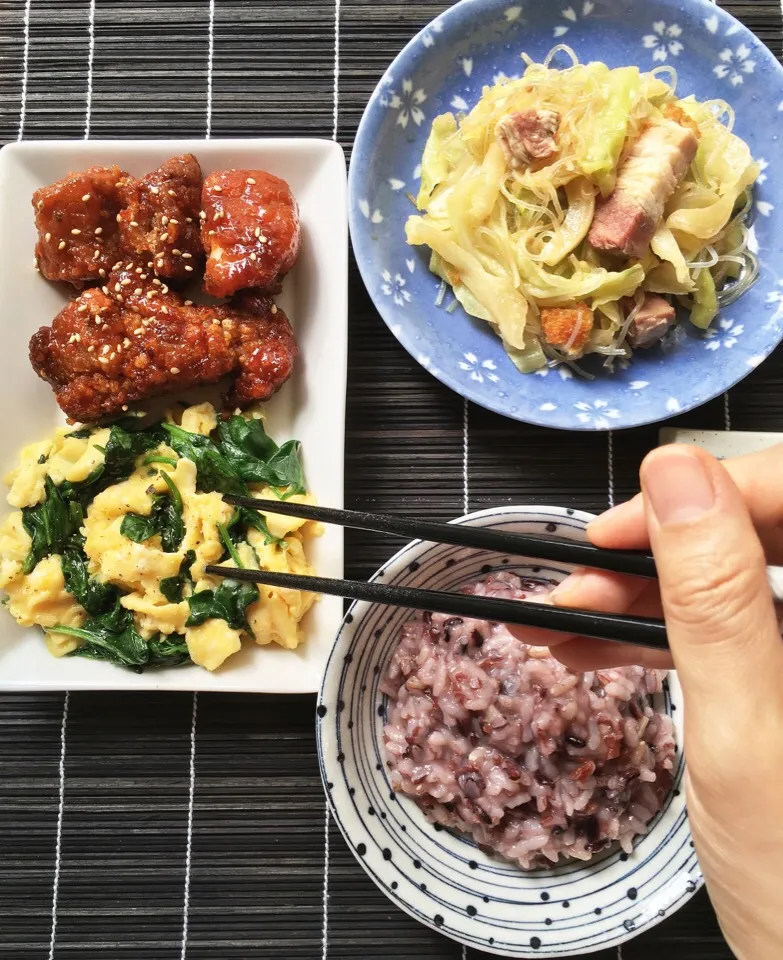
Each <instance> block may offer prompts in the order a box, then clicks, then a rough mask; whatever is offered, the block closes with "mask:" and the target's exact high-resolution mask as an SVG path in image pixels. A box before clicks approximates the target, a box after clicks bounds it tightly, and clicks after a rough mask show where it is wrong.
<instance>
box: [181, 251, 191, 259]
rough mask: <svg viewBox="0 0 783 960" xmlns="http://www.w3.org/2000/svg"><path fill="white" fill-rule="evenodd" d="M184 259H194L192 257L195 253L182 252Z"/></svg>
mask: <svg viewBox="0 0 783 960" xmlns="http://www.w3.org/2000/svg"><path fill="white" fill-rule="evenodd" d="M182 259H183V260H192V259H193V254H192V253H183V254H182Z"/></svg>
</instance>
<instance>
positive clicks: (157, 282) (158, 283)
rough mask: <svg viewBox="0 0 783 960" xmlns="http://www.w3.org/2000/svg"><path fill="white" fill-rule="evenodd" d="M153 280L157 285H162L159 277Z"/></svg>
mask: <svg viewBox="0 0 783 960" xmlns="http://www.w3.org/2000/svg"><path fill="white" fill-rule="evenodd" d="M152 282H153V283H154V284H155V286H156V287H159V286H160V280H158V278H157V277H155V279H154V280H153V281H152Z"/></svg>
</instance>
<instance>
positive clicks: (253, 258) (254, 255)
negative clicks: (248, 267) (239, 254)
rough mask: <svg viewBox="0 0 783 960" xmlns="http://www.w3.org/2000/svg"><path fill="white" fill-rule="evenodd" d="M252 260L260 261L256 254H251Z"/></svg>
mask: <svg viewBox="0 0 783 960" xmlns="http://www.w3.org/2000/svg"><path fill="white" fill-rule="evenodd" d="M250 259H251V260H258V255H257V254H255V253H251V254H250Z"/></svg>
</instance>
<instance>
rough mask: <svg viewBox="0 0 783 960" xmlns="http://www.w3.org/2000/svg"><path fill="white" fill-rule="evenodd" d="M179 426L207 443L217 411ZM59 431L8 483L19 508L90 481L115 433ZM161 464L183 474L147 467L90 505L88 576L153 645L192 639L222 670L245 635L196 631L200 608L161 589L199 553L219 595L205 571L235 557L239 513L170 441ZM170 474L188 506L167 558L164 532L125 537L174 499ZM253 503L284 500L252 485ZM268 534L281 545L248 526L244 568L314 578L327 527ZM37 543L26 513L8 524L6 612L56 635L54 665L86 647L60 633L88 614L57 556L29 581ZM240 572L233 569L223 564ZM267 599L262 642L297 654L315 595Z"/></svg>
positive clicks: (2, 581) (285, 520)
mask: <svg viewBox="0 0 783 960" xmlns="http://www.w3.org/2000/svg"><path fill="white" fill-rule="evenodd" d="M180 422H181V426H182V428H183V429H184V430H187V431H188V432H190V433H199V434H202V435H204V436H207V435H209V434H210V433H212V431H213V430H214V429H215V427H216V425H217V416H216V414H215V410H214V408H213V407H212V405H211V404H207V403H205V404H199V405H197V406H193V407H190V408H188V409H186V410H185V411H184V412H183V413H182V416H181V421H180ZM69 429H72V428H61V429H59V430H58V431H57V433H56V435H55V436H54V438H52V439H49V440H44V441H42V442H40V443H34V444H31V445H30V446H29V447H26V448H25V449H24V450H23V451H22V453H21V455H20V458H19V465H18V466H17V467H16V468H15V469H14V470H13V471H11V473H10V474H9V475H8V476H7V477H6V482H7V483H8V485H9V487H10V491H9V494H8V501H9V503H10V504H11V505H12V506H14V507H17V508H23V507H29V506H34V505H35V504H37V503H39V502H40V501H41V500H42V499H43V498H44V484H45V480H46V477H47V476H48V477H50V478H51V480H52V481H54V483H55V484H56V485H59V484H61V483H63V482H65V481H68V482H71V483H77V482H79V481H83V480H85V479H86V478H87V477H89V476H90V474H91V473H92V472H93V471H94V469H95V468H96V467H97V466H100V465H101V463H102V458H103V452H102V450H101V448H103V447H105V445H106V443H107V441H108V439H109V433H110V431H109V429H108V428H106V429H103V430H98V431H96V432H94V433H93V434H92V435H91V436H90V437H88V438H79V437H74V436H70V437H69V436H67V434H68V432H69ZM155 455H156V456H158V455H159V456H163V457H168V458H171V459H172V460H175V461H176V466H172V465H170V464H168V463H164V462H156V463H153V464H144V462H143V461H144V459H145V456H146V455H145V456H140V457H139V458H137V461H136V466H135V469H134V471H133V473H131V475H130V476H129V477H128V479H127V480H124V481H122V482H119V483H115V484H113V485H112V486H110V487H108V488H107V489H106V490H104V491H102V492H101V493H99V494H98V495H97V496H96V497H95V498H94V499H93V500H92V502H91V503H90V504H89V506H88V508H87V511H86V514H85V518H84V525H83V527H82V530H81V533H82V534H83V536H84V552H85V554H86V556H87V558H88V567H87V569H88V573H89V575H90V576H91V577H94V578H95V579H96V580H98V581H99V582H101V583H105V584H112V585H114V586H116V587H118V588H120V590H121V591H122V594H123V595H122V597H121V600H120V603H121V604H122V606H123V607H125V608H126V609H128V610H130V611H132V612H133V615H134V620H135V626H136V629H137V631H138V633H139V634H140V635H141V636H142V637H143V638H144V639H150V638H151V637H153V636H155V635H156V634H158V633H161V634H164V635H170V634H181V635H182V636H184V637H185V640H186V643H187V646H188V651H189V653H190V656H191V659H192V660H193V661H194V662H195V663H197V664H200V665H201V666H203V667H205V668H206V669H207V670H215V669H217V668H218V667H219V666H220V665H221V664H222V663H223V662H224V661H225V660H226V658H228V657H230V656H231V655H232V654H234V653H236V652H237V651H238V650H239V649H240V648H241V645H242V640H243V639H244V638H245V637H246V636H247V634H246V633H245V632H244V631H240V630H235V629H232V628H231V627H229V625H228V624H227V623H226V622H225V621H224V620H222V619H208V620H206V621H205V622H204V623H202V624H201V625H200V626H193V627H188V626H186V621H187V619H188V616H189V613H190V608H189V604H188V601H187V599H183V600H181V601H180V602H175V603H172V602H170V601H169V600H167V599H166V597H165V596H164V595H163V593H162V592H161V586H160V585H161V581H162V580H164V579H166V578H169V577H176V576H178V574H179V573H180V566H181V564H182V562H183V560H184V559H185V556H186V554H187V553H188V552H189V551H192V554H195V558H196V559H195V561H194V562H193V564H192V566H191V568H190V575H191V577H192V580H193V582H194V587H193V590H194V592H196V593H198V592H199V591H201V590H203V589H211V590H215V589H217V587H218V585H219V583H220V581H219V579H217V578H214V577H209V576H207V575H206V574H205V573H204V568H205V566H206V565H207V564H210V563H217V562H218V561H219V560H220V558H221V557H222V556H223V555H224V554H225V552H226V551H225V546H224V544H223V542H222V540H221V536H220V532H219V530H218V524H222V525H225V524H228V523H229V521H230V520H231V517H232V515H233V508H232V507H230V506H229V505H228V504H226V503H225V502H224V501H223V498H222V496H221V494H220V493H217V492H212V493H202V492H197V490H196V481H197V471H196V465H195V464H194V463H193V462H192V461H190V460H188V459H185V458H179V457H177V455H176V453H175V452H174V451H173V450H172V449H170V448H169V447H167V446H166V445H165V444H162V445H161V446H160V447H158V449H157V450H156V451H155ZM163 472H165V473H167V474H168V476H169V478H170V479H171V481H173V483H174V485H175V486H176V488H177V490H178V491H179V494H180V496H181V497H182V503H183V509H182V519H183V521H184V526H185V535H184V537H183V540H182V542H181V544H180V546H179V549H178V550H177V551H176V552H174V553H166V552H164V550H163V547H162V544H161V538H160V536H159V535H157V534H156V535H154V536H152V537H150V538H149V539H148V540H145V541H144V542H142V543H136V542H134V541H133V540H131V539H129V538H128V537H127V536H124V535H123V534H122V532H121V527H122V522H123V518H124V517H125V515H126V514H128V513H135V514H140V515H142V516H148V515H149V514H150V511H151V508H152V502H153V501H152V497H153V496H154V495H155V494H165V493H166V492H167V490H168V485H167V483H166V481H165V480H164V479H163V477H162V475H161V474H162V473H163ZM251 493H252V495H254V496H269V497H274V496H275V494H274V491H272V490H271V489H269V488H267V487H251ZM292 499H293V500H294V501H295V502H305V503H311V502H313V500H312V498H311V497H309V496H296V497H293V498H292ZM266 521H267V527H268V530H269V532H270V534H271V535H272V536H273V537H276V538H280V540H281V541H283V542H282V543H270V544H265V542H264V541H265V537H264V535H263V534H261V533H260V532H259V531H257V530H254V529H252V528H251V529H250V530H249V532H248V535H247V539H248V541H249V542H248V543H245V542H241V543H239V544H238V545H237V552H238V554H239V556H240V559H241V561H242V565H243V566H245V567H248V568H255V569H266V570H274V571H280V572H290V573H305V574H307V573H312V569H311V567H310V564H309V562H308V560H307V556H306V554H305V538H306V537H307V535H312V534H317V533H318V532H319V529H318V525H316V524H313V523H308V522H307V521H303V520H298V519H296V518H293V517H284V516H280V515H271V514H270V515H269V516H267V517H266ZM30 546H31V538H30V536H29V534H28V533H27V531H26V530H25V529H24V526H23V524H22V513H21V510H19V509H18V510H16V511H15V512H14V513H12V514H10V515H9V516H7V517H6V518H5V520H4V521H3V522H2V524H0V588H2V589H3V590H5V592H6V594H7V595H8V601H7V608H8V610H9V612H10V613H11V615H12V616H13V617H14V618H15V619H16V620H17V622H18V623H20V624H21V625H22V626H32V625H34V624H37V625H38V626H41V627H43V628H44V630H45V631H47V646H48V648H49V650H50V651H51V652H52V653H53V654H55V655H56V656H62V655H63V654H65V653H69V652H71V651H72V650H73V649H74V648H75V647H77V646H78V645H79V643H80V641H79V640H78V639H76V638H74V637H71V636H65V635H62V634H57V633H55V632H53V631H52V630H51V628H52V627H55V626H57V625H60V624H61V625H66V626H71V627H79V626H81V625H82V624H83V623H84V622H85V620H86V619H87V613H86V611H85V610H84V609H83V608H82V607H81V606H80V605H79V603H78V602H77V601H76V600H75V598H74V597H73V596H72V595H71V594H70V593H69V592H68V591H67V590H66V586H65V580H64V577H63V571H62V568H61V563H60V560H61V558H60V557H59V556H57V555H56V554H55V555H50V556H47V557H45V558H44V559H42V560H41V561H39V563H38V564H37V565H36V566H35V568H34V569H33V570H32V572H30V573H28V574H24V573H23V572H22V571H23V564H24V561H25V558H26V557H27V554H28V552H29V550H30ZM225 565H226V566H235V565H236V564H235V562H234V561H233V560H229V561H227V562H226V563H225ZM258 591H259V598H258V600H257V601H256V602H254V603H251V604H250V605H249V606H248V607H247V609H246V618H247V622H248V625H249V626H250V629H251V630H252V633H253V636H254V638H255V641H256V643H258V644H261V645H265V644H270V643H276V644H279V645H281V646H283V647H286V648H288V649H293V648H295V647H297V646H298V645H299V643H301V641H302V629H301V621H302V618H303V617H304V615H305V614H306V613H307V611H308V609H309V608H310V606H311V605H312V603H313V600H314V597H313V595H312V594H309V593H300V592H298V591H295V590H280V589H276V588H272V587H264V586H259V587H258Z"/></svg>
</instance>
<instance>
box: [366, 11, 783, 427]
mask: <svg viewBox="0 0 783 960" xmlns="http://www.w3.org/2000/svg"><path fill="white" fill-rule="evenodd" d="M557 43H567V44H569V45H570V46H571V47H573V49H574V50H575V51H576V53H577V55H578V56H579V57H580V59H581V60H583V61H588V60H603V61H604V62H606V63H608V64H609V65H610V66H621V65H627V64H637V65H638V66H639V67H640V68H641V69H642V70H651V69H653V68H655V67H660V66H662V65H666V66H671V67H674V68H675V69H676V70H677V74H678V77H679V85H678V90H679V92H680V95H681V96H685V95H687V94H691V93H693V94H695V95H696V96H697V97H698V98H699V99H700V100H708V99H717V98H720V99H725V100H726V101H727V102H728V103H729V104H731V106H732V107H733V108H734V110H735V111H736V128H735V129H736V131H737V133H738V134H739V135H740V136H741V137H743V138H744V139H745V140H747V142H748V143H749V144H750V146H751V149H752V151H753V155H754V157H755V158H756V159H757V160H758V161H759V163H760V164H761V166H762V168H763V169H762V174H761V177H760V179H759V183H758V185H757V188H756V193H755V203H754V207H753V211H752V217H751V223H752V244H753V246H754V247H755V248H756V249H757V250H758V255H759V257H760V260H761V279H760V280H759V282H758V283H757V284H756V285H755V286H754V287H753V288H752V289H751V290H750V291H749V292H747V293H746V294H745V295H744V296H743V297H742V298H740V300H739V301H737V302H736V303H734V304H732V305H731V306H730V307H727V308H726V309H725V310H724V311H722V313H721V314H720V316H719V317H718V318H717V319H716V321H715V322H714V323H713V326H712V329H711V330H709V331H708V333H707V334H706V335H704V334H703V333H701V332H700V331H697V330H696V329H695V328H693V327H692V326H691V325H690V324H689V323H687V322H686V323H684V324H682V325H681V326H680V327H678V328H677V329H676V330H675V331H674V332H673V333H672V334H671V335H670V336H669V337H668V338H667V340H666V342H665V344H664V345H662V346H658V347H655V348H653V349H650V350H647V351H637V353H636V355H635V357H634V360H633V362H632V363H631V364H629V365H628V366H627V367H626V368H625V369H622V370H616V372H615V373H614V374H608V373H606V372H602V370H601V368H600V365H598V364H597V359H598V358H590V359H589V360H588V362H587V364H586V366H587V368H589V369H590V370H593V371H594V372H596V373H597V379H596V380H595V381H592V382H590V381H585V380H583V379H581V378H578V377H574V376H573V375H572V374H571V371H570V370H568V369H567V368H564V367H560V368H559V369H553V370H547V369H545V370H543V371H540V372H539V373H538V374H533V375H528V376H523V375H522V374H520V373H519V372H518V371H517V370H516V368H515V367H514V366H513V364H512V363H511V361H510V360H509V359H508V357H507V356H506V354H505V352H504V350H503V348H502V345H501V343H500V341H499V340H498V338H497V337H495V335H494V334H493V333H492V332H491V331H490V329H489V328H488V326H487V325H486V324H484V323H482V322H481V321H478V320H474V319H473V318H471V317H468V316H467V315H466V314H465V313H464V311H463V310H462V308H461V307H458V308H457V309H456V310H455V311H454V312H453V313H448V312H447V308H448V307H449V304H450V302H451V301H452V299H453V298H452V296H451V294H450V293H448V294H447V296H446V298H445V300H444V301H443V304H442V306H440V307H438V306H436V304H435V301H436V298H437V296H438V289H439V286H440V281H439V279H438V278H437V277H435V276H433V275H432V274H431V273H430V272H429V270H428V267H427V264H428V253H427V251H426V250H425V249H424V248H421V247H409V246H408V245H407V244H406V242H405V233H404V224H405V221H406V219H407V218H408V216H409V215H410V214H411V213H413V212H414V208H413V206H412V205H411V202H410V199H409V197H408V194H413V195H415V194H416V193H417V192H418V178H419V174H420V169H419V163H420V158H421V153H422V150H423V148H424V143H425V141H426V138H427V135H428V133H429V128H430V124H431V122H432V120H433V118H434V117H436V116H437V115H438V114H440V113H443V112H444V111H447V110H452V111H466V110H468V109H469V108H470V107H472V106H473V104H474V103H475V102H476V101H477V100H478V98H479V96H480V94H481V89H482V87H483V86H484V85H485V84H488V83H492V82H493V81H494V80H496V79H497V78H498V77H499V76H501V75H505V76H518V75H519V74H520V73H521V72H522V69H523V64H522V61H521V60H520V58H519V54H520V52H521V51H523V50H524V51H525V52H527V53H528V54H529V55H530V56H531V57H533V58H534V59H536V60H541V59H543V58H544V57H545V56H546V54H547V53H548V52H549V50H550V49H551V48H552V47H553V45H555V44H557ZM556 62H557V61H556ZM564 62H566V61H564ZM781 111H783V70H782V69H781V67H780V65H779V64H778V62H777V61H776V60H775V58H774V57H773V56H772V54H771V53H770V51H769V50H768V49H767V48H766V47H765V46H764V45H763V44H762V43H761V42H760V41H759V40H757V39H756V38H755V37H754V36H753V34H751V33H750V32H749V31H748V30H747V29H746V28H745V27H743V26H742V25H741V24H740V23H738V22H737V21H736V20H735V19H734V18H733V17H731V16H730V15H729V14H727V13H725V12H724V11H722V10H721V9H719V8H717V7H715V6H713V5H712V4H711V3H710V2H709V0H688V2H687V3H685V4H682V3H681V2H679V0H645V2H644V3H638V2H637V3H632V2H628V0H580V2H575V3H570V4H569V0H563V2H562V3H558V4H545V3H541V2H537V3H533V2H531V0H528V2H526V3H513V2H511V0H462V2H461V3H458V4H457V5H456V6H454V7H452V8H451V9H450V10H448V11H446V12H445V13H444V14H442V15H441V16H440V17H438V18H437V19H436V20H434V21H433V22H432V23H431V24H430V25H429V26H428V27H427V28H426V29H425V30H424V31H422V32H421V33H420V34H419V35H418V36H417V37H416V38H415V39H414V40H412V41H411V43H410V44H408V46H407V47H406V48H405V49H404V50H403V51H402V53H400V55H399V56H398V57H397V59H396V60H395V61H394V63H393V64H392V65H391V67H390V68H389V70H388V71H387V73H386V74H385V76H384V77H383V80H382V81H381V83H380V84H379V86H378V88H377V89H376V91H375V93H374V94H373V96H372V98H371V100H370V102H369V104H368V106H367V110H366V112H365V115H364V118H363V120H362V123H361V126H360V128H359V132H358V135H357V138H356V143H355V146H354V150H353V156H352V160H351V175H350V211H349V213H350V221H351V236H352V238H353V246H354V250H355V252H356V257H357V261H358V263H359V267H360V269H361V272H362V276H363V278H364V282H365V284H366V286H367V289H368V290H369V293H370V296H371V297H372V299H373V301H374V302H375V305H376V306H377V308H378V310H379V312H380V313H381V316H382V317H383V319H384V320H385V321H386V323H387V324H388V326H389V328H390V329H391V331H392V333H393V334H394V335H395V336H396V337H397V338H398V339H399V341H400V342H401V343H402V344H403V346H404V347H405V348H406V349H407V350H408V351H409V353H411V354H412V355H413V356H414V357H415V358H416V359H417V360H418V361H419V363H421V364H422V366H424V367H425V368H426V369H427V370H429V371H430V372H431V373H432V374H433V375H434V376H436V377H438V379H440V380H441V381H442V382H443V383H445V384H446V385H447V386H449V387H451V388H452V389H453V390H455V391H456V392H457V393H459V394H461V395H462V396H464V397H467V398H468V399H470V400H473V401H475V402H476V403H478V404H481V405H482V406H484V407H487V408H488V409H490V410H494V411H496V412H498V413H502V414H505V415H506V416H509V417H513V418H515V419H518V420H524V421H527V422H530V423H536V424H541V425H543V426H549V427H559V428H564V429H570V430H611V429H618V428H623V427H632V426H638V425H640V424H643V423H651V422H655V421H658V420H662V419H665V418H667V417H670V416H672V415H674V414H677V413H680V412H683V411H686V410H690V409H692V408H693V407H696V406H698V405H699V404H702V403H704V402H706V401H707V400H710V399H712V398H713V397H715V396H718V395H719V394H720V393H722V392H723V391H725V390H727V389H728V388H729V387H731V386H732V385H733V384H735V383H736V382H737V381H738V380H740V379H742V378H743V377H744V376H746V375H747V374H748V373H749V372H750V371H751V370H752V369H753V368H754V367H756V366H757V365H758V364H759V363H761V361H762V360H764V358H765V357H767V356H768V355H769V353H770V352H771V351H772V350H773V349H774V347H775V346H776V345H777V344H778V342H779V341H780V339H781V336H783V280H782V279H781V275H780V269H781V268H780V264H781V252H782V251H783V219H782V218H783V195H781V183H783V181H781V180H779V178H778V177H777V175H776V174H775V172H774V163H773V164H772V166H770V168H769V170H768V169H767V166H768V161H772V160H773V159H774V157H775V156H777V155H778V153H779V144H778V133H777V131H778V129H779V127H780V122H781V120H783V116H782V115H781Z"/></svg>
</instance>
